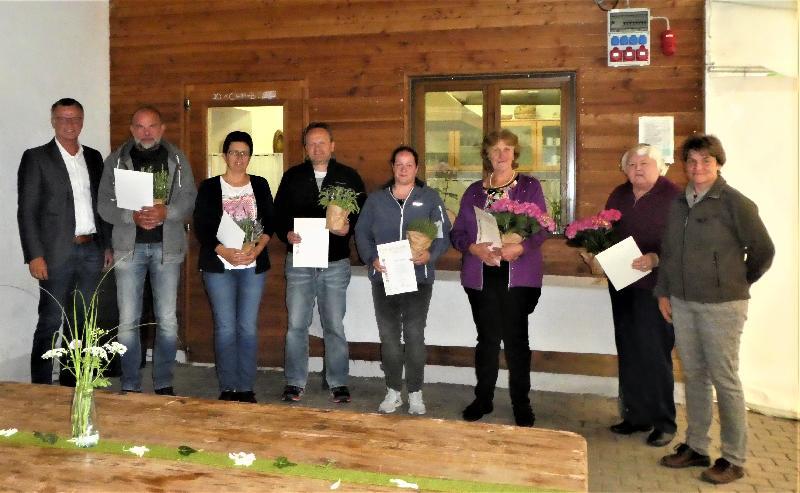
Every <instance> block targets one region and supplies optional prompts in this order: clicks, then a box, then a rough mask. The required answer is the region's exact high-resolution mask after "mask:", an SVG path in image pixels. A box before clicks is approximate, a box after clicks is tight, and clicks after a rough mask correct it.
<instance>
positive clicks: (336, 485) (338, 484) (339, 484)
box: [331, 479, 342, 490]
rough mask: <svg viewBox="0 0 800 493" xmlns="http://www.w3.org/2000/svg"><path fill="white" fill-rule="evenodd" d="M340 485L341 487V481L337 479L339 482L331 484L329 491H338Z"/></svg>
mask: <svg viewBox="0 0 800 493" xmlns="http://www.w3.org/2000/svg"><path fill="white" fill-rule="evenodd" d="M341 485H342V480H341V479H339V480H337V481H336V482H335V483H333V484H332V485H331V489H332V490H338V489H339V486H341Z"/></svg>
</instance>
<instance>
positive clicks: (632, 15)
mask: <svg viewBox="0 0 800 493" xmlns="http://www.w3.org/2000/svg"><path fill="white" fill-rule="evenodd" d="M649 21H650V12H649V11H647V10H639V11H633V12H624V11H623V12H612V13H610V15H609V16H608V32H610V33H626V32H630V31H647V30H648V27H649V26H650V25H649Z"/></svg>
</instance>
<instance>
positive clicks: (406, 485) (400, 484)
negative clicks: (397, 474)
mask: <svg viewBox="0 0 800 493" xmlns="http://www.w3.org/2000/svg"><path fill="white" fill-rule="evenodd" d="M389 482H390V483H394V484H396V485H397V487H398V488H408V489H410V490H418V489H419V486H417V483H409V482H406V481H404V480H402V479H390V480H389Z"/></svg>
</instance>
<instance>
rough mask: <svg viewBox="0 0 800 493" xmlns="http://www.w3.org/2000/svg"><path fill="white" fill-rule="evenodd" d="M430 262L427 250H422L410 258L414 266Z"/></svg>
mask: <svg viewBox="0 0 800 493" xmlns="http://www.w3.org/2000/svg"><path fill="white" fill-rule="evenodd" d="M430 260H431V252H429V251H428V250H423V251H422V252H420V253H418V254H417V255H414V256H413V257H411V261H412V262H414V265H425V264H427V263H428V262H430Z"/></svg>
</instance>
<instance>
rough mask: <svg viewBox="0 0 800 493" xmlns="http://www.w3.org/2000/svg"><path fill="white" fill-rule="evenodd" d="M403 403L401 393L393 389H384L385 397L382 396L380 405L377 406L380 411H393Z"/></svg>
mask: <svg viewBox="0 0 800 493" xmlns="http://www.w3.org/2000/svg"><path fill="white" fill-rule="evenodd" d="M402 405H403V395H402V394H401V393H400V392H399V391H397V390H394V389H389V388H387V389H386V397H384V399H383V402H381V405H380V406H378V411H379V412H382V413H387V414H388V413H393V412H395V410H396V409H397V408H398V407H400V406H402Z"/></svg>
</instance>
